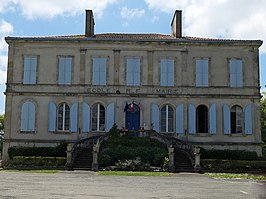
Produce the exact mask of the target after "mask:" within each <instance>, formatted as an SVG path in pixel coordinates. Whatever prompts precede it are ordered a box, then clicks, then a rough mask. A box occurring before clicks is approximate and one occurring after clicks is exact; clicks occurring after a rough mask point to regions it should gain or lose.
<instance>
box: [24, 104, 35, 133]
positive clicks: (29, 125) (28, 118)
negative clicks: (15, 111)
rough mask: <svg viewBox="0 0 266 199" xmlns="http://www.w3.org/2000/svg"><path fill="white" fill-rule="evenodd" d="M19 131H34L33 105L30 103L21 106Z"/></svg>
mask: <svg viewBox="0 0 266 199" xmlns="http://www.w3.org/2000/svg"><path fill="white" fill-rule="evenodd" d="M21 131H35V105H34V104H33V103H32V102H25V103H24V104H23V105H22V108H21Z"/></svg>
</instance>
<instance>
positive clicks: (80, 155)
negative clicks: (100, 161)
mask: <svg viewBox="0 0 266 199" xmlns="http://www.w3.org/2000/svg"><path fill="white" fill-rule="evenodd" d="M92 161H93V154H92V147H89V148H81V147H79V148H77V157H76V159H75V161H74V164H73V169H75V170H91V166H92Z"/></svg>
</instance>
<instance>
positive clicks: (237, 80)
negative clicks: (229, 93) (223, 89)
mask: <svg viewBox="0 0 266 199" xmlns="http://www.w3.org/2000/svg"><path fill="white" fill-rule="evenodd" d="M229 65H230V87H243V70H242V67H243V61H242V60H240V59H231V60H230V61H229Z"/></svg>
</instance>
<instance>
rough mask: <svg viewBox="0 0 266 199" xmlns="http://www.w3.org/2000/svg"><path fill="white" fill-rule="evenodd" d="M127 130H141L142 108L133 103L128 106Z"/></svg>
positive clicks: (126, 109)
mask: <svg viewBox="0 0 266 199" xmlns="http://www.w3.org/2000/svg"><path fill="white" fill-rule="evenodd" d="M125 112H126V128H127V129H128V130H139V129H140V108H139V105H137V104H135V103H134V102H132V103H131V104H126V106H125Z"/></svg>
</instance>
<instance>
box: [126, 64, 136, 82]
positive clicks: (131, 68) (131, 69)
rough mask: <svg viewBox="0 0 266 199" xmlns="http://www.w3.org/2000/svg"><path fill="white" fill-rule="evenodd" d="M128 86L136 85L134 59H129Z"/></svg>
mask: <svg viewBox="0 0 266 199" xmlns="http://www.w3.org/2000/svg"><path fill="white" fill-rule="evenodd" d="M126 78H127V85H128V86H132V85H133V84H134V65H133V60H132V59H127V77H126Z"/></svg>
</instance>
